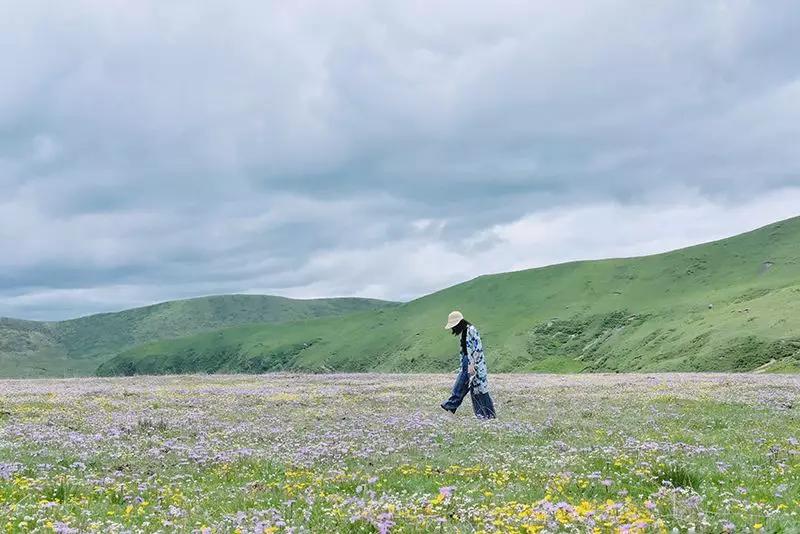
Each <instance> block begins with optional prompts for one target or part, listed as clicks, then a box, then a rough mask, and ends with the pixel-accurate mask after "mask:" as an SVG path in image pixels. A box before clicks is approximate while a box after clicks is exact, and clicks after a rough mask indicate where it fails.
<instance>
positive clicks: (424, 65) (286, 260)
mask: <svg viewBox="0 0 800 534" xmlns="http://www.w3.org/2000/svg"><path fill="white" fill-rule="evenodd" d="M2 13H3V14H2V17H0V316H13V317H22V318H32V319H60V318H67V317H74V316H78V315H83V314H88V313H93V312H98V311H111V310H118V309H122V308H126V307H132V306H138V305H143V304H149V303H152V302H156V301H162V300H169V299H174V298H182V297H190V296H198V295H206V294H216V293H234V292H235V293H268V294H279V295H285V296H291V297H323V296H351V295H353V296H368V297H377V298H387V299H398V300H406V299H412V298H415V297H417V296H421V295H423V294H425V293H428V292H430V291H432V290H436V289H440V288H443V287H446V286H449V285H451V284H454V283H457V282H460V281H463V280H466V279H469V278H472V277H474V276H476V275H479V274H484V273H491V272H498V271H507V270H516V269H523V268H528V267H535V266H541V265H546V264H550V263H554V262H562V261H566V260H573V259H584V258H587V259H588V258H602V257H609V256H621V255H623V256H629V255H639V254H648V253H653V252H660V251H665V250H669V249H673V248H676V247H680V246H684V245H689V244H694V243H698V242H702V241H708V240H712V239H716V238H720V237H725V236H729V235H733V234H736V233H739V232H742V231H745V230H749V229H752V228H756V227H758V226H762V225H764V224H767V223H770V222H772V221H776V220H779V219H783V218H787V217H791V216H795V215H798V214H800V150H799V149H798V147H799V146H800V38H799V37H798V35H800V4H798V3H797V2H796V1H795V0H786V1H780V0H774V1H770V2H758V1H736V0H731V1H727V2H721V1H712V0H709V1H703V2H697V1H696V0H686V1H672V2H668V1H667V2H640V1H638V0H631V1H627V2H623V1H580V2H577V1H576V2H564V1H563V0H558V1H553V2H548V1H537V2H529V1H523V2H502V1H501V2H470V1H467V2H465V1H464V0H459V1H452V2H429V1H420V2H413V1H411V2H409V1H408V0H402V1H391V0H381V1H377V2H360V1H341V2H340V1H332V2H331V1H320V2H305V1H296V2H295V1H292V2H285V1H280V2H265V1H256V0H250V1H231V0H224V1H209V2H197V1H195V0H191V1H186V2H183V1H171V2H164V1H158V0H152V1H151V0H130V1H119V0H92V1H89V0H73V1H70V2H51V1H38V0H10V1H5V2H3V7H2Z"/></svg>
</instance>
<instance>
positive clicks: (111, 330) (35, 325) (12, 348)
mask: <svg viewBox="0 0 800 534" xmlns="http://www.w3.org/2000/svg"><path fill="white" fill-rule="evenodd" d="M391 305H393V304H392V303H387V302H383V301H377V300H370V299H355V298H352V299H351V298H345V299H317V300H293V299H287V298H282V297H274V296H265V295H222V296H214V297H203V298H196V299H189V300H176V301H171V302H164V303H161V304H155V305H153V306H147V307H144V308H135V309H131V310H125V311H122V312H117V313H104V314H99V315H91V316H88V317H82V318H79V319H73V320H68V321H59V322H37V321H21V320H17V319H0V376H5V377H9V376H11V377H20V376H64V375H67V376H70V375H86V374H91V373H93V372H94V370H95V368H96V367H97V366H98V365H99V364H100V363H101V362H102V361H104V360H106V359H108V358H109V357H111V356H113V355H114V354H117V353H119V352H120V351H123V350H125V349H127V348H130V347H133V346H136V345H141V344H143V343H149V342H153V341H158V340H163V339H171V338H178V337H183V336H188V335H192V334H197V333H200V332H204V331H208V330H216V329H219V328H224V327H231V326H239V325H245V324H254V323H278V322H283V321H300V320H308V319H314V318H317V317H325V316H332V315H343V314H348V313H353V312H359V311H363V310H372V309H377V308H382V307H385V306H391Z"/></svg>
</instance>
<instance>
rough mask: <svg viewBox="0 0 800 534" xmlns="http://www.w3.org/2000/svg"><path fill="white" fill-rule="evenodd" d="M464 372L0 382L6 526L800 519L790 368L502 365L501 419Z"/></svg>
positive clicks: (605, 526)
mask: <svg viewBox="0 0 800 534" xmlns="http://www.w3.org/2000/svg"><path fill="white" fill-rule="evenodd" d="M453 378H454V376H453V375H452V374H448V375H421V374H417V375H409V374H404V375H391V374H358V375H342V374H339V375H335V376H331V375H297V374H291V375H288V374H269V375H258V376H257V375H214V376H198V375H184V376H159V377H152V376H150V377H133V378H112V379H107V378H81V379H69V380H14V381H11V380H7V381H3V380H0V406H2V407H3V409H4V410H5V411H6V412H7V414H8V415H7V416H6V420H5V421H4V422H3V424H0V529H2V531H3V532H8V533H12V534H16V533H23V532H43V533H50V532H72V530H69V529H75V531H77V532H92V533H94V532H97V533H100V532H104V533H105V532H130V533H132V534H145V533H155V532H198V533H199V532H203V531H205V532H215V533H217V532H219V533H223V532H224V533H228V532H230V533H233V532H237V531H240V532H272V533H283V532H292V531H294V532H300V531H303V532H354V533H361V532H363V533H369V532H376V531H377V530H379V529H380V526H381V523H382V522H384V523H385V522H387V521H389V522H391V523H393V525H392V528H391V532H395V533H405V532H411V533H424V532H442V533H458V532H464V533H475V532H594V528H595V527H596V528H597V529H598V530H599V531H600V532H603V533H606V532H638V533H644V532H659V533H660V532H672V531H673V529H675V530H674V531H676V532H678V531H679V532H686V531H692V530H693V531H695V532H698V533H723V532H769V533H773V532H786V533H796V532H798V529H800V515H798V514H799V513H800V454H799V453H800V450H798V449H799V445H798V443H800V442H798V438H800V417H799V416H800V413H798V411H799V410H800V407H798V406H793V407H787V401H790V400H792V399H796V398H797V397H798V395H799V394H800V384H798V382H797V381H796V380H794V379H793V377H787V376H774V375H753V374H735V375H733V374H727V375H724V374H713V375H709V374H660V375H657V376H651V375H645V374H630V375H598V374H594V375H574V376H567V377H565V376H552V375H511V374H506V375H494V376H492V377H491V379H490V380H491V382H490V383H491V393H492V396H493V398H494V400H495V405H496V407H497V410H498V419H496V420H493V421H479V420H477V419H476V418H475V417H474V416H473V414H472V413H471V407H470V406H469V402H470V401H469V400H467V401H466V403H465V405H464V406H462V407H461V408H460V409H459V410H458V411H457V413H456V414H450V413H446V412H444V411H443V410H442V409H441V408H440V407H439V402H441V400H442V399H443V398H445V397H446V396H447V395H448V394H449V388H450V386H451V385H452V381H453ZM237 529H238V530H237Z"/></svg>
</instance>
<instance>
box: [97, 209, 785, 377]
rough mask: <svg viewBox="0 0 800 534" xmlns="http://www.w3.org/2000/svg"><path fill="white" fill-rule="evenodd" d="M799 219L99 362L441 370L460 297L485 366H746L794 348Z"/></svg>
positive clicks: (131, 366)
mask: <svg viewBox="0 0 800 534" xmlns="http://www.w3.org/2000/svg"><path fill="white" fill-rule="evenodd" d="M798 243H800V218H795V219H790V220H787V221H783V222H780V223H776V224H772V225H769V226H767V227H764V228H761V229H759V230H756V231H753V232H749V233H746V234H742V235H739V236H736V237H733V238H729V239H725V240H722V241H718V242H714V243H708V244H703V245H698V246H695V247H690V248H687V249H682V250H678V251H674V252H670V253H666V254H659V255H654V256H648V257H642V258H630V259H610V260H602V261H584V262H574V263H568V264H562V265H554V266H550V267H544V268H540V269H532V270H527V271H520V272H514V273H506V274H498V275H492V276H482V277H479V278H477V279H475V280H472V281H469V282H466V283H464V284H460V285H457V286H454V287H451V288H449V289H446V290H444V291H440V292H437V293H434V294H432V295H428V296H426V297H423V298H420V299H417V300H415V301H412V302H409V303H407V304H404V305H401V306H398V307H393V308H386V309H379V310H370V311H365V312H361V313H356V314H352V315H348V316H346V317H329V318H323V319H318V320H304V321H301V322H293V323H288V324H281V325H262V326H248V327H240V328H233V329H225V330H220V331H216V332H211V333H204V334H200V335H198V336H193V337H188V338H183V339H178V340H173V341H162V342H158V343H152V344H148V345H144V346H139V347H135V348H133V349H131V350H129V351H126V352H123V353H122V354H120V355H118V356H117V357H115V358H113V359H111V360H110V361H108V362H107V363H105V364H103V365H102V366H101V367H100V368H99V369H98V373H99V374H141V373H154V374H159V373H183V372H223V371H224V372H261V371H270V370H276V369H287V370H303V371H313V372H325V371H331V370H342V371H367V370H377V371H394V372H418V371H442V370H451V369H452V368H453V367H454V366H455V365H457V359H456V357H455V356H454V354H455V352H456V351H457V346H456V342H455V340H454V339H453V338H452V337H451V336H449V335H448V333H447V332H445V331H444V330H443V329H442V326H443V324H444V320H445V317H446V316H447V313H448V312H449V311H451V310H452V309H460V310H461V311H463V312H464V313H465V315H466V316H467V318H468V319H470V320H471V321H472V322H474V323H475V324H477V325H478V327H479V329H480V331H481V334H482V337H483V340H484V345H485V347H486V349H487V358H488V362H489V367H490V370H491V371H503V372H511V371H543V372H580V371H612V372H614V371H619V372H622V371H671V370H675V371H747V370H753V369H757V368H759V367H761V366H764V365H768V364H769V363H770V362H771V361H773V360H775V361H779V362H781V364H780V366H777V367H776V369H780V370H795V369H796V368H797V364H796V363H795V362H798V361H800V246H798Z"/></svg>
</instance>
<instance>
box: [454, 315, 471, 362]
mask: <svg viewBox="0 0 800 534" xmlns="http://www.w3.org/2000/svg"><path fill="white" fill-rule="evenodd" d="M471 324H472V323H470V322H469V321H467V320H466V319H461V322H460V323H458V324H457V325H455V326H454V327H453V335H454V336H461V353H462V354H466V353H467V328H469V326H470V325H471Z"/></svg>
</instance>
